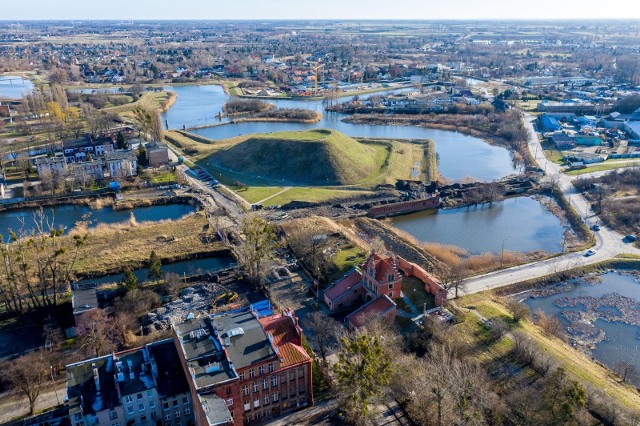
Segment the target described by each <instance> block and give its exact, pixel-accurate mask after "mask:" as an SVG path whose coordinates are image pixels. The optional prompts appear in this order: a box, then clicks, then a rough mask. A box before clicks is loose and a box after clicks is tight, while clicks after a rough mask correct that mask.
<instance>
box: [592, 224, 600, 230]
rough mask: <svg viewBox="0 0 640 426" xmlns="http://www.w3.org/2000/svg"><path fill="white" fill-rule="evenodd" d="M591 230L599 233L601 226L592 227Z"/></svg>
mask: <svg viewBox="0 0 640 426" xmlns="http://www.w3.org/2000/svg"><path fill="white" fill-rule="evenodd" d="M591 229H592V230H594V231H599V230H600V225H593V226H592V227H591Z"/></svg>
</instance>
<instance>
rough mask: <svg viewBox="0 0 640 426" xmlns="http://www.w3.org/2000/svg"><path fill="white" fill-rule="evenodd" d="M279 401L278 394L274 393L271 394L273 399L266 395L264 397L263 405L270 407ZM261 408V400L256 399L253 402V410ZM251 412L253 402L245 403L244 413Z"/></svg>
mask: <svg viewBox="0 0 640 426" xmlns="http://www.w3.org/2000/svg"><path fill="white" fill-rule="evenodd" d="M277 401H278V392H274V393H272V394H271V398H269V395H265V396H263V397H262V405H263V406H264V405H269V404H270V403H271V402H273V403H275V402H277ZM258 407H260V399H259V398H256V399H254V400H253V408H258ZM249 410H251V402H245V403H244V411H249Z"/></svg>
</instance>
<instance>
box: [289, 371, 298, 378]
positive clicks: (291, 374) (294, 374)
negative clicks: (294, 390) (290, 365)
mask: <svg viewBox="0 0 640 426" xmlns="http://www.w3.org/2000/svg"><path fill="white" fill-rule="evenodd" d="M295 379H296V372H295V371H289V380H295Z"/></svg>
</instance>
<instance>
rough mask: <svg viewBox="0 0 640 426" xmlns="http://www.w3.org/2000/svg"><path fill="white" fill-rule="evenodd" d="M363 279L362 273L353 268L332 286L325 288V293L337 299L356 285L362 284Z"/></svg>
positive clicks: (330, 297)
mask: <svg viewBox="0 0 640 426" xmlns="http://www.w3.org/2000/svg"><path fill="white" fill-rule="evenodd" d="M361 281H362V274H361V273H360V271H358V270H357V269H353V270H352V271H351V272H349V273H348V274H347V275H345V276H344V277H342V278H340V279H339V280H338V281H336V282H335V283H334V284H333V285H331V287H329V288H328V289H327V290H325V292H324V294H325V296H327V297H328V298H329V299H331V300H336V299H337V298H339V297H340V296H342V295H343V294H345V293H346V292H347V291H348V290H349V289H351V288H352V287H355V286H356V285H358V284H360V282H361Z"/></svg>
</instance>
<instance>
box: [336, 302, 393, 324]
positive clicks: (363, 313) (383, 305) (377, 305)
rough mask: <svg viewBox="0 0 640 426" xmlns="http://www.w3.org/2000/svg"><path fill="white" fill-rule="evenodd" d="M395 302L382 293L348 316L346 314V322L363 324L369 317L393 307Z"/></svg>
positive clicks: (382, 313) (381, 313) (383, 312)
mask: <svg viewBox="0 0 640 426" xmlns="http://www.w3.org/2000/svg"><path fill="white" fill-rule="evenodd" d="M395 307H396V304H395V302H394V301H393V300H391V299H389V296H387V295H384V296H382V297H378V298H377V299H374V300H372V301H371V302H369V303H367V304H366V305H364V306H362V307H361V308H360V309H357V310H356V311H354V312H353V313H351V314H350V315H349V316H347V318H346V320H347V322H349V323H351V324H352V325H353V326H354V327H361V326H363V325H364V324H365V323H366V322H367V321H368V320H369V319H370V318H373V317H375V316H378V315H384V314H385V313H387V312H389V311H390V310H391V309H394V308H395Z"/></svg>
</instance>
